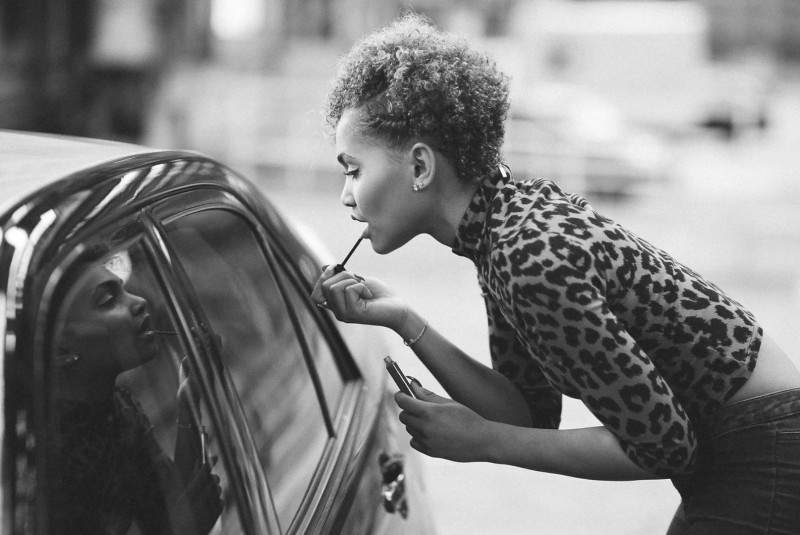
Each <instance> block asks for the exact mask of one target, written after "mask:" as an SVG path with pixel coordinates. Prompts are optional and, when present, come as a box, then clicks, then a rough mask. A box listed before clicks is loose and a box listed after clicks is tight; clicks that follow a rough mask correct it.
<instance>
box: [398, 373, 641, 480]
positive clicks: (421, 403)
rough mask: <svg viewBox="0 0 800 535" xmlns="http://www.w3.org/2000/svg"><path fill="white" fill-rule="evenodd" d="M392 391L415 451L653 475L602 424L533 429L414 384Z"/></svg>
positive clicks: (582, 474)
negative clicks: (411, 392) (408, 392)
mask: <svg viewBox="0 0 800 535" xmlns="http://www.w3.org/2000/svg"><path fill="white" fill-rule="evenodd" d="M413 388H414V393H415V394H416V395H417V396H418V398H419V399H413V398H411V397H410V396H407V395H405V394H402V393H398V394H396V395H395V399H396V401H397V404H398V405H399V406H400V408H401V409H403V412H402V413H401V414H400V421H401V422H402V423H403V424H405V426H406V428H407V429H408V432H409V434H410V435H411V437H412V440H411V445H412V447H414V448H415V449H417V450H419V451H420V452H422V453H424V454H426V455H429V456H433V457H441V458H445V459H449V460H452V461H459V462H492V463H497V464H507V465H513V466H518V467H521V468H526V469H529V470H536V471H539V472H549V473H553V474H561V475H566V476H571V477H578V478H583V479H597V480H609V481H622V480H639V479H653V478H655V477H656V476H654V475H653V474H652V473H650V472H647V471H645V470H644V469H642V468H640V467H639V466H638V465H636V464H635V463H634V462H633V461H631V460H630V459H629V458H628V457H627V456H626V455H625V453H624V452H623V451H622V448H621V447H620V445H619V442H618V441H617V439H616V438H615V437H614V435H613V434H612V433H611V432H610V431H608V430H607V429H606V428H605V427H602V426H599V427H587V428H582V429H566V430H556V429H538V428H528V427H519V426H514V425H508V424H505V423H500V422H493V421H489V420H487V419H485V418H482V417H481V416H480V415H478V414H477V413H475V412H473V411H471V410H470V409H468V408H467V407H465V406H463V405H461V404H459V403H456V402H454V401H451V400H449V399H445V398H442V397H440V396H437V395H436V394H433V393H431V392H429V391H427V390H425V389H424V388H421V387H420V386H418V385H414V386H413Z"/></svg>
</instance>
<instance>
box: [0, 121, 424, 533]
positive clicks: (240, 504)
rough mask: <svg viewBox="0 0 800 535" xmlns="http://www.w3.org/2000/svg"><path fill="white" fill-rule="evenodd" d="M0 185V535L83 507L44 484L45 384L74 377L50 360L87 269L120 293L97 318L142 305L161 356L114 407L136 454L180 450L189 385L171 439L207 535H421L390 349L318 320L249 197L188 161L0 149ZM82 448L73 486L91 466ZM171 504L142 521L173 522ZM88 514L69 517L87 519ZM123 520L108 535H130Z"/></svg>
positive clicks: (141, 337)
mask: <svg viewBox="0 0 800 535" xmlns="http://www.w3.org/2000/svg"><path fill="white" fill-rule="evenodd" d="M0 184H2V188H3V199H2V204H0V229H2V235H1V236H0V274H2V275H1V276H0V303H2V305H3V306H2V310H3V316H2V319H0V332H2V335H3V337H2V338H3V345H2V349H0V356H1V357H2V358H1V359H0V362H2V367H3V368H2V383H1V385H2V393H3V396H2V399H3V411H2V412H0V430H1V431H2V463H3V467H2V470H3V478H2V485H3V489H2V490H3V492H2V497H3V498H2V518H1V520H2V523H1V525H2V528H0V531H1V532H2V533H8V534H11V533H14V534H20V533H37V534H45V533H47V534H52V533H59V532H63V531H65V530H66V529H67V528H65V527H64V526H63V525H59V523H58V521H57V519H58V518H61V516H60V515H62V516H63V511H58V510H56V505H54V504H56V503H62V502H64V499H65V496H63V495H54V493H55V491H54V489H59V488H60V489H61V490H62V492H63V490H64V489H65V488H66V490H67V493H68V494H70V496H67V498H70V499H74V498H76V499H78V500H79V499H80V493H81V492H83V489H80V488H75V489H71V488H69V481H55V478H56V477H57V476H56V474H59V473H61V472H60V471H59V469H60V468H62V466H61V461H60V460H59V457H58V456H57V455H56V454H57V453H58V452H59V451H61V450H58V448H59V447H62V446H63V440H62V438H61V437H60V435H59V431H58V428H57V426H56V424H57V423H58V422H57V421H56V416H55V415H56V414H58V411H59V410H61V409H63V407H60V406H59V404H60V403H62V401H59V399H60V398H58V397H57V396H56V395H55V394H54V392H56V391H57V390H58V388H60V387H61V385H60V383H59V382H58V380H57V379H56V377H57V376H60V374H61V375H63V374H64V373H65V372H62V368H59V367H60V366H62V367H66V366H68V365H69V366H81V365H82V364H81V362H82V361H80V360H79V357H80V355H77V354H76V355H74V356H73V357H70V358H69V359H66V360H62V361H59V360H58V358H60V356H59V353H60V352H61V351H62V348H61V347H60V346H61V341H60V340H59V339H57V336H56V334H55V333H56V331H57V327H56V323H57V321H58V319H57V318H58V313H57V311H58V310H59V309H60V307H61V304H62V302H63V301H64V300H65V299H66V298H65V295H67V294H68V290H69V288H70V286H69V285H70V284H72V283H74V279H71V278H70V276H69V274H70V273H71V271H73V270H74V269H75V266H79V265H80V264H81V263H82V262H86V261H87V260H91V259H92V258H93V256H92V255H96V254H97V251H105V252H104V253H103V256H102V258H103V259H104V260H103V261H104V263H103V264H102V265H103V269H104V270H108V271H110V272H113V274H114V277H115V278H114V279H113V280H117V278H118V280H119V281H120V285H121V288H117V289H116V290H114V291H113V292H112V291H110V290H109V292H110V293H109V295H108V296H104V297H102V300H101V302H98V304H96V306H97V307H105V306H107V305H106V303H107V302H110V300H112V299H121V297H119V295H120V293H121V292H124V295H126V296H128V297H127V299H131V300H132V299H134V298H132V297H130V296H139V297H140V298H141V299H136V302H137V303H139V305H137V306H141V303H142V302H146V310H147V313H146V318H145V319H142V321H141V324H137V330H136V340H137V343H145V342H147V343H154V344H155V346H156V347H157V356H155V357H153V358H152V360H149V361H147V362H146V363H144V364H141V365H138V366H136V367H134V368H132V369H129V370H128V371H124V372H123V373H121V374H119V375H118V376H117V380H116V384H115V385H114V388H115V389H124V391H126V392H128V393H129V395H130V398H131V399H133V400H134V402H133V403H132V405H131V407H134V408H130V407H129V409H128V410H129V412H130V411H133V412H134V414H135V418H136V419H137V420H138V421H139V423H140V424H142V425H143V427H144V429H145V432H144V434H147V435H150V434H151V433H152V437H154V439H155V441H156V443H157V447H156V446H153V447H152V448H151V449H158V450H160V451H161V452H163V453H166V454H167V455H169V454H170V453H169V452H172V451H173V450H175V447H176V444H175V443H176V441H177V440H178V439H177V438H176V437H177V436H179V435H180V433H179V430H178V429H176V428H177V427H179V426H181V423H180V421H179V419H178V416H177V414H178V409H177V407H176V405H177V401H176V398H177V394H176V393H177V391H178V385H179V381H180V382H181V384H183V381H184V380H185V379H183V377H184V374H186V373H188V377H189V379H191V387H192V391H193V396H194V397H192V398H191V403H192V411H193V413H192V415H193V416H192V418H194V420H193V422H194V423H193V424H192V425H189V426H187V425H184V426H182V427H183V428H185V429H194V430H195V431H191V433H196V435H192V436H194V438H195V439H196V443H197V444H198V445H199V446H198V447H202V459H203V461H202V464H203V465H208V467H210V470H211V473H212V474H213V475H214V476H216V477H218V478H219V488H220V489H221V497H222V499H223V500H224V502H223V503H224V506H223V508H222V512H221V514H220V515H219V517H218V518H216V516H215V519H216V523H215V524H214V525H213V528H211V529H210V531H209V530H203V531H202V532H203V533H206V532H210V533H231V534H240V533H241V534H250V535H264V534H311V533H324V534H328V533H347V534H367V533H369V534H373V533H376V534H389V533H392V534H401V533H409V534H412V533H413V534H427V533H432V530H431V525H430V517H429V515H428V511H427V510H426V503H425V500H424V494H423V492H424V489H423V485H422V481H421V478H420V473H419V470H418V467H417V465H416V464H415V459H414V457H413V455H412V454H411V453H412V452H411V450H410V447H409V445H408V437H407V434H406V432H405V430H404V429H403V428H402V425H401V424H400V423H399V421H398V419H397V407H396V404H395V403H394V400H393V397H392V395H393V393H394V388H389V387H388V383H387V381H388V377H387V375H386V373H385V370H384V367H383V363H382V360H383V357H384V356H386V353H385V347H386V345H385V344H384V343H383V341H382V340H381V338H380V337H379V336H378V335H377V334H376V332H375V331H374V330H370V329H368V328H365V327H359V326H354V325H342V324H339V323H338V322H335V321H333V320H332V318H331V317H329V313H328V312H327V311H324V310H320V309H319V308H317V307H316V306H313V303H312V302H311V300H310V299H309V294H310V292H311V289H312V287H313V284H314V282H315V281H316V279H317V277H318V276H319V274H320V265H321V263H322V262H321V260H320V259H319V256H318V255H317V252H316V251H314V250H312V249H311V248H309V246H307V245H306V243H305V242H304V241H303V240H302V239H301V238H300V237H299V234H297V233H296V232H295V231H294V230H293V228H291V227H290V226H289V225H288V224H287V223H286V222H285V220H284V219H283V218H282V217H281V215H280V214H279V212H278V211H277V210H276V208H275V207H274V206H273V205H271V204H270V203H269V202H268V201H267V200H266V199H265V198H264V197H263V196H262V195H261V194H260V193H259V192H258V191H257V190H256V189H255V188H254V187H253V186H252V185H251V184H250V183H249V182H248V181H247V180H246V179H244V178H243V177H242V176H240V175H238V174H237V173H235V172H233V171H232V170H230V169H229V168H227V167H225V166H224V165H222V164H220V163H218V162H216V161H214V160H212V159H210V158H207V157H204V156H202V155H199V154H196V153H191V152H178V151H154V150H152V149H147V148H143V147H139V146H134V145H126V144H119V143H111V142H103V141H97V140H86V139H78V138H66V137H61V136H45V135H38V134H29V133H21V132H9V131H0ZM106 259H110V261H106ZM112 282H113V281H112ZM98 288H100V286H98ZM103 288H105V286H103ZM114 292H116V293H114ZM143 300H144V301H143ZM137 313H138V312H137ZM142 317H143V318H144V316H142ZM76 362H77V364H74V363H76ZM64 369H65V368H64ZM136 407H138V409H137V408H136ZM136 411H141V412H139V413H137V412H136ZM129 416H130V414H129ZM101 424H102V422H101ZM81 425H83V423H82V424H81ZM102 444H105V445H106V446H108V447H110V448H111V450H113V449H114V443H113V441H112V442H110V443H102ZM102 444H101V445H102ZM92 447H94V446H93V445H92V444H88V448H89V449H88V450H85V451H83V452H82V454H83V455H84V456H85V458H82V459H81V461H82V462H83V463H84V465H85V466H86V471H87V474H88V473H90V472H91V471H92V470H93V469H95V466H94V465H93V463H94V460H95V458H96V457H99V456H102V455H103V454H104V453H103V452H102V451H101V448H100V446H97V449H96V450H93V449H91V448H92ZM87 451H88V453H87ZM124 451H127V450H123V453H122V454H119V452H117V460H118V461H119V462H121V463H125V462H126V455H129V454H130V452H128V454H125V453H124ZM112 453H113V451H112ZM139 453H141V452H139ZM76 455H77V454H76ZM83 475H84V474H80V476H81V477H82V476H83ZM90 475H91V474H90ZM114 476H115V474H108V473H102V472H101V473H99V474H95V475H93V476H91V477H97V478H99V479H100V480H103V481H105V480H112V479H113V478H114ZM86 477H89V475H87V476H86ZM158 481H160V480H158ZM122 483H123V484H124V483H125V482H124V481H123V482H122ZM151 483H152V482H151ZM109 489H110V490H108V492H109V493H112V492H116V491H117V490H119V489H115V488H114V487H113V486H111V487H109ZM95 490H97V489H95ZM99 491H100V492H106V491H105V489H99ZM162 494H164V495H165V496H166V495H167V492H166V490H165V491H164V492H162ZM147 498H148V499H150V500H151V502H152V501H153V499H154V498H153V496H148V497H147ZM156 498H157V496H156ZM148 503H149V502H148ZM173 505H174V504H173V502H167V503H161V504H155V506H157V507H159V508H163V509H164V510H166V514H167V515H170V518H171V515H172V514H173V513H174V511H173V509H172V507H173ZM93 506H94V504H92V503H83V504H81V507H82V509H83V510H84V514H87V515H91V514H92V510H91V508H92V507H93ZM176 507H177V506H176ZM101 513H102V515H103V518H108V517H111V516H113V514H114V512H113V511H111V512H109V511H105V512H103V511H101V512H100V513H98V514H101ZM139 513H140V514H144V515H147V514H149V513H150V511H148V510H147V509H144V510H143V511H139ZM123 516H124V515H119V514H118V515H117V524H116V531H113V532H115V533H126V532H127V533H141V532H143V530H142V529H141V526H137V522H136V517H134V518H133V520H131V519H127V520H126V519H125V518H122V517H123ZM120 518H122V520H120ZM178 527H179V528H181V529H173V532H176V533H177V532H183V531H182V528H183V526H180V525H179V526H178ZM128 528H129V529H128ZM137 529H138V530H137ZM190 531H191V532H192V533H195V532H196V531H194V530H190ZM104 532H105V531H104ZM109 532H110V531H109ZM144 532H146V531H144ZM197 532H200V530H198V531H197ZM159 533H160V531H159ZM68 535H73V534H72V533H70V534H68Z"/></svg>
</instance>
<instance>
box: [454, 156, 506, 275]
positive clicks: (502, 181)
mask: <svg viewBox="0 0 800 535" xmlns="http://www.w3.org/2000/svg"><path fill="white" fill-rule="evenodd" d="M511 180H512V178H511V170H510V169H509V168H508V167H507V166H505V165H503V164H500V165H498V166H497V169H495V170H494V171H492V172H491V173H489V174H488V175H486V176H485V177H484V178H483V179H482V180H481V183H480V186H479V187H478V190H477V191H476V192H475V196H474V197H473V198H472V201H470V203H469V206H468V207H467V211H466V212H464V217H462V218H461V222H460V223H459V224H458V229H456V237H455V239H454V240H453V252H454V253H455V254H457V255H459V256H464V257H466V258H469V259H470V260H472V261H473V262H477V261H478V259H479V258H480V257H481V252H482V251H483V243H484V235H485V227H486V217H487V212H488V208H489V204H490V203H491V202H492V199H494V197H495V196H496V195H497V192H498V191H500V189H502V188H503V186H505V185H506V184H507V183H509V182H511Z"/></svg>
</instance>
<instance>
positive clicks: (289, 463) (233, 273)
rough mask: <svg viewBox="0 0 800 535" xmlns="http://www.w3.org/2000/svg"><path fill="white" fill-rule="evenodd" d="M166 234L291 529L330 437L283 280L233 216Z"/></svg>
mask: <svg viewBox="0 0 800 535" xmlns="http://www.w3.org/2000/svg"><path fill="white" fill-rule="evenodd" d="M166 230H167V234H168V237H169V241H170V243H171V244H172V245H173V247H174V248H175V251H176V252H177V255H178V259H179V261H180V263H181V265H182V266H183V268H184V270H185V271H186V274H187V276H188V278H189V280H190V281H191V284H192V286H193V287H194V289H195V291H196V292H197V294H198V297H199V299H200V301H201V304H202V305H203V308H204V311H205V313H206V315H207V316H208V321H209V322H210V324H211V325H210V327H211V329H212V331H213V332H214V333H216V334H217V335H220V336H221V338H222V358H223V361H224V363H225V364H226V366H227V368H228V370H229V371H230V374H231V376H232V380H233V383H234V385H235V387H236V389H237V391H238V394H239V397H240V399H241V402H242V405H243V409H244V412H245V415H246V417H247V421H248V425H249V427H250V430H251V432H252V435H253V439H254V441H255V444H256V448H257V450H258V454H259V457H260V461H261V464H262V466H263V467H264V471H265V473H266V475H267V479H268V481H269V485H270V490H271V492H272V497H273V500H274V502H275V507H276V509H277V511H278V516H279V520H280V522H281V525H282V526H284V527H286V526H288V525H289V524H290V523H291V520H292V518H293V516H294V514H295V512H296V511H297V509H298V507H299V505H300V502H301V500H302V498H303V495H304V493H305V491H306V489H307V488H308V485H309V482H310V480H311V478H312V476H313V473H314V471H315V469H316V466H317V463H318V462H319V460H320V458H321V456H322V452H323V449H324V447H325V444H326V442H327V439H328V438H329V436H328V431H327V427H326V423H325V419H324V416H323V414H324V413H323V408H322V407H321V406H320V404H319V397H318V395H317V393H316V390H315V388H314V384H313V381H312V379H311V376H310V373H309V369H308V367H307V364H306V362H305V357H304V354H303V351H302V346H301V344H300V342H299V341H298V338H297V336H296V333H295V331H294V328H293V326H292V323H291V320H290V317H289V313H288V311H287V308H286V303H285V301H284V299H283V296H282V292H281V291H280V289H279V287H278V284H279V281H280V279H279V280H276V277H275V276H274V273H273V272H272V269H271V268H270V265H269V264H268V262H267V260H266V258H265V256H264V254H263V252H262V250H261V248H260V246H259V243H258V240H257V238H256V236H255V234H254V232H253V230H252V228H251V227H250V226H249V225H248V223H247V222H246V221H245V220H244V219H243V218H242V217H241V216H238V215H236V214H234V213H232V212H230V211H226V210H205V211H201V212H196V213H193V214H190V215H186V216H184V217H181V218H180V219H177V220H176V221H173V222H172V223H170V224H169V225H167V227H166ZM283 290H287V289H286V288H283ZM327 380H333V381H341V376H339V375H338V373H334V374H333V376H332V377H326V378H324V379H323V382H324V381H327Z"/></svg>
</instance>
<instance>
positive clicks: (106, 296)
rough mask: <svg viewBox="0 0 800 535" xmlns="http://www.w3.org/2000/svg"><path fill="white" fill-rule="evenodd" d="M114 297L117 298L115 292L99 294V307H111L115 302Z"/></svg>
mask: <svg viewBox="0 0 800 535" xmlns="http://www.w3.org/2000/svg"><path fill="white" fill-rule="evenodd" d="M114 299H115V296H114V294H113V293H111V292H105V293H103V294H102V295H99V296H98V297H97V301H96V303H97V306H99V307H103V308H105V307H110V306H111V305H113V304H114Z"/></svg>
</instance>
